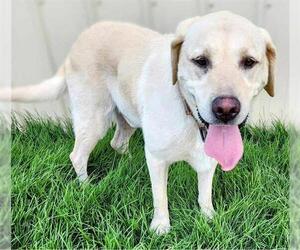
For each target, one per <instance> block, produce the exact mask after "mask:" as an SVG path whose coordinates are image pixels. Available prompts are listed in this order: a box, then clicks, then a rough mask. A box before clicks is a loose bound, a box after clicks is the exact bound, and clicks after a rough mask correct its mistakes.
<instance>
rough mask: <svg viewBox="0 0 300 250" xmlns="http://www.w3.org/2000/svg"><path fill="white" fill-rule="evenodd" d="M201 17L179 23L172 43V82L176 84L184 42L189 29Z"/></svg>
mask: <svg viewBox="0 0 300 250" xmlns="http://www.w3.org/2000/svg"><path fill="white" fill-rule="evenodd" d="M199 18H200V17H199V16H196V17H192V18H189V19H186V20H184V21H182V22H180V23H179V25H178V26H177V29H176V33H175V38H174V40H173V41H172V42H171V65H172V82H173V84H176V82H177V73H178V62H179V56H180V50H181V46H182V44H183V42H184V38H185V35H186V33H187V30H188V28H189V27H190V26H191V25H192V24H193V23H194V22H196V21H198V20H199Z"/></svg>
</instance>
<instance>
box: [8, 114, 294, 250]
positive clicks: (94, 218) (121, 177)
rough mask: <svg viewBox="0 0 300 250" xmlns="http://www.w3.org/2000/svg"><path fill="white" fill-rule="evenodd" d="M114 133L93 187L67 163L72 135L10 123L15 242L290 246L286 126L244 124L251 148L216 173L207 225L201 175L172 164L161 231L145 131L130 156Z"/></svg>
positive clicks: (97, 162)
mask: <svg viewBox="0 0 300 250" xmlns="http://www.w3.org/2000/svg"><path fill="white" fill-rule="evenodd" d="M112 135H113V130H110V132H109V133H108V134H107V136H106V137H105V138H104V139H103V140H102V141H100V142H99V143H98V145H97V147H96V149H95V150H94V151H93V153H92V155H91V157H90V160H89V168H88V171H89V174H90V176H91V180H90V182H89V183H86V184H83V185H79V183H78V181H77V180H76V176H75V173H74V171H73V169H72V166H71V163H70V161H69V158H68V157H69V153H70V152H71V150H72V147H73V142H74V136H73V133H72V129H71V126H70V125H69V124H67V126H66V129H65V130H64V129H62V127H61V126H59V125H58V124H55V123H53V122H49V121H33V120H29V121H27V126H26V128H25V129H23V130H20V129H18V126H16V124H15V125H14V126H13V127H12V185H13V186H12V248H20V247H21V248H52V249H53V248H56V249H57V248H60V249H61V248H95V247H98V248H100V247H104V248H109V249H112V248H114V249H115V248H123V249H124V248H133V247H136V248H144V249H146V248H147V249H148V248H151V249H153V248H164V249H166V248H174V249H186V248H189V249H190V248H222V249H233V248H236V249H237V248H238V249H241V248H244V249H245V248H251V249H254V248H256V249H257V248H267V249H270V248H287V247H288V242H289V236H288V235H289V214H288V198H289V195H288V192H289V142H288V141H289V140H288V139H289V138H288V133H287V131H286V128H285V127H284V126H283V125H281V124H280V123H274V125H273V127H271V128H268V129H267V128H255V127H246V128H245V129H244V131H243V135H244V142H245V154H244V157H243V160H242V161H241V162H240V164H239V165H238V167H237V168H235V169H234V170H233V171H231V172H228V173H225V172H222V171H221V170H220V168H218V169H217V171H216V174H215V177H214V191H213V203H214V206H215V209H216V211H217V215H216V216H215V218H214V219H213V220H212V221H209V220H207V219H205V218H204V217H203V215H202V214H201V212H200V210H199V208H198V204H197V183H196V174H195V172H194V171H193V170H192V169H191V168H190V167H189V166H188V165H187V164H186V163H184V162H180V163H177V164H174V165H173V166H172V167H171V168H170V175H169V185H168V197H169V208H170V218H171V225H172V229H171V231H170V233H169V234H167V235H164V236H157V235H155V234H154V233H152V232H151V231H149V223H150V221H151V218H152V212H153V208H152V196H151V188H150V179H149V175H148V171H147V166H146V163H145V156H144V151H143V139H142V134H141V132H140V131H138V132H137V133H135V135H134V136H133V138H132V139H131V142H130V153H129V154H128V155H122V156H121V155H118V154H117V153H116V152H115V151H114V150H113V149H111V147H110V146H109V141H110V139H111V138H112Z"/></svg>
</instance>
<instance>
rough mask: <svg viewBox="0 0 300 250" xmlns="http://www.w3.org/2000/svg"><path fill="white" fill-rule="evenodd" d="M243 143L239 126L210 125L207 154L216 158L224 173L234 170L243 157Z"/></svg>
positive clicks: (205, 144)
mask: <svg viewBox="0 0 300 250" xmlns="http://www.w3.org/2000/svg"><path fill="white" fill-rule="evenodd" d="M243 150H244V147H243V141H242V137H241V133H240V130H239V127H238V126H237V125H209V128H208V133H207V136H206V139H205V143H204V151H205V153H206V154H207V155H208V156H210V157H212V158H215V159H216V160H217V161H218V162H219V163H220V165H221V167H222V169H223V170H224V171H229V170H232V169H233V168H234V167H235V166H236V165H237V163H238V162H239V160H240V159H241V158H242V155H243Z"/></svg>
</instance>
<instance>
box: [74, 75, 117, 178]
mask: <svg viewBox="0 0 300 250" xmlns="http://www.w3.org/2000/svg"><path fill="white" fill-rule="evenodd" d="M68 88H69V94H70V100H71V110H72V118H73V128H74V133H75V145H74V149H73V151H72V153H71V154H70V159H71V161H72V164H73V167H74V169H75V171H76V174H77V176H78V178H79V180H80V181H84V180H86V179H87V177H88V175H87V163H88V158H89V155H90V153H91V152H92V150H93V149H94V147H95V145H96V144H97V142H98V141H99V140H100V139H101V138H102V137H104V136H105V134H106V132H107V130H108V129H109V127H110V126H111V120H112V114H113V111H114V108H115V107H114V104H113V102H112V100H111V98H110V95H109V93H108V91H107V90H106V89H105V88H104V86H101V85H93V84H91V83H90V82H86V81H82V79H81V81H80V80H78V79H72V80H70V81H69V82H68Z"/></svg>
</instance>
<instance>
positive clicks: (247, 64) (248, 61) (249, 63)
mask: <svg viewBox="0 0 300 250" xmlns="http://www.w3.org/2000/svg"><path fill="white" fill-rule="evenodd" d="M257 63H258V61H257V60H255V59H254V58H253V57H245V58H243V59H242V61H241V66H242V67H243V68H244V69H252V68H253V67H254V66H255V65H256V64H257Z"/></svg>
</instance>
